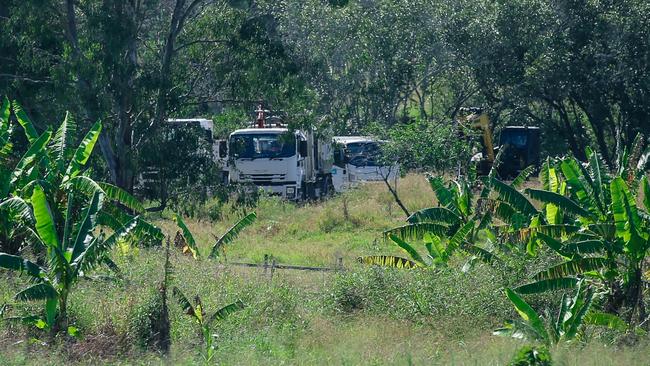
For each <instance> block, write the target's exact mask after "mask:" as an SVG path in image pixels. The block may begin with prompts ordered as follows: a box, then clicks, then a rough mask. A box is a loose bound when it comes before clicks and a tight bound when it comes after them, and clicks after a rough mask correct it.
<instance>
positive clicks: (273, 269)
mask: <svg viewBox="0 0 650 366" xmlns="http://www.w3.org/2000/svg"><path fill="white" fill-rule="evenodd" d="M273 272H275V258H273V262H272V263H271V279H273Z"/></svg>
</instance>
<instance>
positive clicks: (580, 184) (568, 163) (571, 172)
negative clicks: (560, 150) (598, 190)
mask: <svg viewBox="0 0 650 366" xmlns="http://www.w3.org/2000/svg"><path fill="white" fill-rule="evenodd" d="M560 168H561V169H562V174H564V177H565V178H566V181H567V183H568V185H569V189H570V191H571V192H572V193H573V194H574V195H575V197H576V198H577V199H578V202H580V205H581V206H582V207H589V208H593V209H595V210H598V212H599V213H600V214H603V210H602V207H599V206H598V205H597V203H596V200H595V199H594V197H593V189H592V187H591V185H590V184H589V182H588V180H587V179H588V178H589V177H588V175H586V174H584V173H583V168H582V165H580V163H579V162H578V161H577V160H576V159H575V158H567V159H564V160H563V161H562V163H560ZM589 179H591V178H589Z"/></svg>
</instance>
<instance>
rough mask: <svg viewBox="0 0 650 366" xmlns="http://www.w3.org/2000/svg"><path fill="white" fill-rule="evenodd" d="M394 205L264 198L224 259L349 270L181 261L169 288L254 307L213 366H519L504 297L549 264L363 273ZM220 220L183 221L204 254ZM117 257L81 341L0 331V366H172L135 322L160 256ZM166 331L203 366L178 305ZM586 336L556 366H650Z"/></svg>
mask: <svg viewBox="0 0 650 366" xmlns="http://www.w3.org/2000/svg"><path fill="white" fill-rule="evenodd" d="M426 184H427V183H426V181H425V180H424V178H422V177H419V176H409V177H407V178H405V179H403V180H402V181H401V183H400V187H399V189H400V193H401V194H402V197H403V200H404V201H405V202H406V203H407V205H409V208H410V209H412V210H416V209H418V208H423V207H426V206H430V205H431V202H432V200H433V196H432V195H431V194H430V193H429V192H430V189H428V187H427V186H426ZM389 198H390V197H389V196H388V193H387V192H386V189H385V187H383V186H382V185H381V184H368V185H365V186H363V187H360V188H359V189H357V190H355V191H352V192H350V193H348V194H346V195H345V196H338V197H335V198H333V199H331V200H328V201H326V202H320V203H312V204H305V205H296V204H293V203H287V202H283V201H280V200H277V199H274V198H263V199H262V200H261V201H260V203H259V206H258V207H257V208H256V209H255V211H256V212H257V213H258V215H259V220H258V222H257V223H255V225H253V226H252V227H251V228H248V229H247V230H246V231H244V232H242V235H241V236H240V237H239V239H237V241H235V242H234V243H232V244H231V245H230V246H228V247H227V248H226V251H227V257H228V261H235V260H237V261H239V260H242V261H244V260H250V261H257V262H259V261H261V260H262V258H263V255H264V254H265V253H268V254H272V255H274V256H275V257H276V259H277V260H278V261H280V262H286V263H295V264H306V265H331V264H332V261H333V258H334V256H336V255H341V256H343V257H344V265H345V266H346V270H345V271H343V272H338V273H329V272H328V273H324V272H317V273H314V272H304V271H289V270H287V271H276V272H275V273H274V276H273V278H272V279H271V278H270V276H269V275H268V274H267V275H266V276H265V275H264V273H263V271H262V270H260V269H250V268H241V267H234V266H228V265H227V264H226V265H225V266H223V265H221V264H219V263H218V262H217V261H212V260H205V259H204V260H195V259H193V258H191V257H188V256H184V255H182V254H181V253H180V252H179V251H175V252H174V253H173V254H172V263H173V266H174V273H175V278H174V279H173V280H172V284H171V285H175V286H178V287H179V288H180V289H181V290H182V291H183V292H184V293H186V294H188V295H189V294H196V293H198V294H200V295H201V298H202V300H203V302H204V305H205V307H206V308H208V309H214V308H217V307H218V306H219V305H222V304H226V303H230V302H232V301H235V300H237V299H241V300H243V301H244V303H246V304H247V307H246V309H244V310H243V311H241V312H238V313H235V314H233V315H232V316H231V317H229V318H228V319H227V320H226V321H224V322H220V323H219V324H218V325H217V326H216V327H215V333H216V334H217V335H218V337H217V344H218V346H219V348H218V349H217V354H216V356H215V357H216V359H217V360H219V361H220V362H221V363H222V364H227V365H241V364H262V365H267V364H268V365H270V364H273V365H276V364H371V365H379V364H381V365H383V364H404V365H406V364H445V365H447V364H454V365H477V364H480V365H502V364H504V363H506V362H507V361H508V360H510V358H511V357H512V355H513V354H514V351H515V349H517V348H518V347H520V346H521V345H522V344H521V343H520V342H518V341H515V340H510V339H501V338H496V337H492V336H491V330H492V329H493V328H494V327H495V326H497V325H499V323H500V322H501V321H502V320H503V319H504V318H507V317H508V315H509V313H510V312H512V311H513V310H512V309H511V306H509V304H507V303H506V301H507V299H506V298H505V297H504V296H503V294H502V290H501V288H502V287H503V286H505V285H511V283H514V282H517V281H519V280H521V279H522V278H526V277H527V276H528V275H529V272H531V271H532V272H534V271H535V270H536V268H537V266H539V267H542V266H543V265H544V263H538V264H535V263H532V264H531V265H530V266H531V267H530V268H528V266H524V265H523V262H519V261H518V259H517V258H516V257H513V258H512V259H511V261H512V263H509V265H510V266H511V267H512V268H515V269H516V270H515V271H512V272H505V271H503V270H501V269H499V268H497V267H490V266H485V265H480V264H479V265H478V266H477V267H476V268H474V270H472V271H470V272H468V273H463V272H461V271H459V268H460V267H461V266H462V264H463V262H462V261H460V260H452V261H451V263H450V266H451V268H449V269H441V270H436V271H422V270H413V271H397V270H391V269H380V268H365V267H362V266H360V265H357V264H356V262H355V261H354V258H355V257H356V256H358V255H367V254H374V253H382V254H385V253H390V252H394V253H399V252H398V251H396V250H395V246H394V245H392V244H389V243H384V242H383V240H381V237H380V233H381V231H382V230H383V229H386V228H389V227H393V226H395V225H396V224H399V223H400V222H402V221H403V219H404V218H403V217H402V213H401V211H399V210H398V209H396V207H392V208H391V207H390V205H391V201H390V200H389ZM344 205H346V206H347V211H348V212H347V217H346V215H345V214H344V212H343V208H344ZM224 212H225V214H224V218H223V222H218V223H212V222H210V221H209V220H207V219H206V218H205V217H202V218H201V220H198V219H187V220H186V224H187V225H188V226H189V228H190V230H192V232H193V233H194V235H195V238H196V239H197V241H198V242H199V245H201V246H203V247H202V248H201V249H203V250H204V251H205V250H208V249H209V246H210V245H211V243H212V240H213V238H212V235H211V234H212V233H214V234H218V233H221V232H223V231H224V230H225V229H226V228H227V227H228V226H230V225H231V224H232V223H233V222H235V221H236V219H237V215H236V214H235V213H232V212H230V211H229V209H227V208H226V210H225V211H224ZM156 223H157V224H158V225H160V226H162V227H163V228H164V230H165V231H166V232H167V233H168V234H173V233H175V231H176V230H177V228H176V227H175V224H174V223H173V221H172V220H171V215H170V213H169V212H164V213H163V214H162V215H158V217H157V218H156ZM125 253H126V254H125ZM113 258H114V259H115V261H116V263H117V264H118V266H120V268H122V276H121V277H119V278H115V277H114V278H113V279H111V280H92V282H91V280H85V281H81V282H80V283H79V286H78V289H77V291H76V292H75V293H73V294H72V296H71V298H70V308H69V313H70V317H71V323H72V324H74V325H75V326H76V327H78V328H79V329H80V331H81V334H82V337H81V338H80V339H76V340H75V339H72V340H71V339H63V338H62V339H49V338H47V337H45V336H43V334H42V333H39V332H37V331H33V330H31V329H29V328H26V327H23V326H16V325H11V323H8V322H4V321H3V322H0V364H2V365H13V364H39V365H49V364H51V365H58V364H68V363H81V364H97V363H107V362H108V363H111V364H160V363H162V362H164V361H163V360H162V359H161V358H160V356H159V355H158V354H156V353H153V352H150V351H147V350H146V349H143V348H141V347H140V346H138V337H140V336H141V334H142V333H141V332H138V327H140V326H141V323H142V322H140V320H142V318H141V317H142V312H141V311H140V310H142V309H146V307H147V305H148V304H149V301H150V299H151V298H152V293H155V291H157V288H158V287H157V286H158V284H159V283H160V280H161V278H162V274H163V271H162V267H163V262H164V253H163V251H162V249H160V248H140V249H138V250H137V251H130V252H124V251H121V250H120V249H119V248H116V250H115V252H114V253H113ZM107 273H108V272H107ZM25 281H26V279H25V278H22V277H19V276H15V275H10V274H8V273H6V272H0V304H1V303H3V302H12V299H11V296H12V295H13V294H14V293H15V290H16V289H18V288H20V287H21V286H22V285H24V284H25ZM551 300H552V299H548V298H544V297H539V298H537V299H535V301H537V302H538V303H544V302H547V301H548V302H550V301H551ZM18 310H19V309H18ZM510 315H512V316H513V317H514V316H515V314H510ZM170 320H171V324H172V330H171V337H172V349H171V356H170V357H171V360H170V362H171V363H172V364H196V363H199V362H201V360H200V358H199V356H198V354H197V348H196V345H197V344H198V342H199V340H200V338H199V334H197V331H196V328H195V327H194V326H193V324H191V323H190V322H188V321H187V319H185V318H184V315H183V314H182V310H181V309H180V307H179V306H178V305H177V304H176V303H175V302H170ZM590 336H591V337H592V339H593V342H591V343H589V344H588V345H587V346H586V347H584V348H580V347H570V348H556V349H552V353H553V355H554V357H555V359H556V361H557V362H558V364H566V365H573V364H585V362H586V363H588V364H594V365H612V364H620V365H628V364H643V362H646V358H645V357H646V355H647V354H648V351H649V349H648V342H647V340H646V341H642V342H641V343H639V344H637V345H636V346H634V347H632V348H625V347H622V346H620V345H618V344H613V343H612V339H616V338H613V337H600V334H598V333H591V335H590ZM35 339H38V340H37V341H36V340H35ZM563 347H565V346H563ZM595 354H598V355H599V356H596V355H595ZM583 360H584V361H585V362H582V361H583Z"/></svg>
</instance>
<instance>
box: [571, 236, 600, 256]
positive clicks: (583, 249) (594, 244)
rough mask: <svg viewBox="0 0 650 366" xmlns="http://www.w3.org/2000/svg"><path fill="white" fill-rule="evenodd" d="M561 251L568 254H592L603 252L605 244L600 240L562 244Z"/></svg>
mask: <svg viewBox="0 0 650 366" xmlns="http://www.w3.org/2000/svg"><path fill="white" fill-rule="evenodd" d="M562 250H563V251H564V252H565V253H570V254H578V255H584V254H594V253H600V252H602V251H604V250H605V243H603V241H601V240H593V239H592V240H581V241H576V242H571V243H566V244H564V247H563V248H562Z"/></svg>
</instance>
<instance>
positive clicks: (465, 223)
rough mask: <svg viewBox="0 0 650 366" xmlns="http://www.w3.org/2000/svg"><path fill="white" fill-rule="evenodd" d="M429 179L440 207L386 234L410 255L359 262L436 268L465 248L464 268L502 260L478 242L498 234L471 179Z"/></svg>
mask: <svg viewBox="0 0 650 366" xmlns="http://www.w3.org/2000/svg"><path fill="white" fill-rule="evenodd" d="M527 171H528V170H527ZM491 174H494V173H491ZM524 174H529V173H527V172H524ZM522 179H524V178H518V180H517V181H519V180H522ZM427 180H428V181H429V184H430V186H431V189H432V190H433V191H434V193H435V195H436V198H437V200H438V204H439V206H438V207H429V208H425V209H423V210H420V211H417V212H415V213H414V214H412V215H411V216H410V217H409V218H408V219H407V222H408V223H407V224H406V225H403V226H399V227H396V228H393V229H390V230H387V231H385V232H384V237H385V238H386V239H389V240H391V241H392V242H393V243H395V244H396V245H397V246H399V247H400V248H401V249H403V250H404V251H405V252H406V253H407V254H408V256H409V258H408V259H406V258H402V257H398V256H393V257H392V258H390V259H389V258H388V257H390V256H369V257H361V258H359V261H360V262H361V263H366V264H374V265H381V266H390V267H398V268H412V267H414V266H418V267H436V266H440V265H446V263H447V262H448V261H449V259H450V258H451V257H452V255H453V254H454V253H455V252H457V251H463V252H465V253H466V254H468V255H469V256H470V258H469V260H468V262H467V264H466V265H465V266H464V267H463V268H464V270H467V269H468V268H470V267H471V265H472V264H473V263H474V262H475V261H477V260H480V261H483V262H486V263H494V262H498V261H500V259H499V258H498V256H496V255H495V254H494V253H493V252H491V251H490V250H488V249H485V248H482V247H480V246H478V245H476V244H475V243H476V242H477V241H478V237H479V235H480V234H479V233H484V236H485V237H486V238H487V240H488V241H494V239H495V237H494V236H493V235H492V234H491V232H490V231H489V230H488V229H489V225H490V223H491V216H489V215H482V209H481V208H480V207H478V206H477V205H476V203H475V202H476V200H475V198H474V194H473V192H472V187H471V186H470V184H469V183H468V181H467V180H465V179H459V180H455V181H452V182H451V183H450V184H449V185H445V184H444V182H443V180H442V178H440V177H434V176H428V177H427ZM488 192H489V187H484V189H483V191H482V193H481V196H486V197H487V195H488V194H489V193H488ZM479 201H480V200H479ZM412 240H416V241H423V242H424V247H425V248H426V253H424V254H421V253H420V252H419V251H418V250H417V249H415V247H414V245H413V244H411V243H409V241H412Z"/></svg>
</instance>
